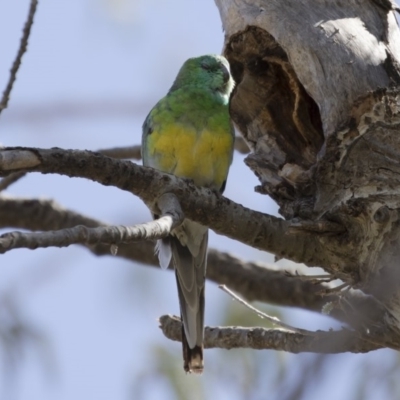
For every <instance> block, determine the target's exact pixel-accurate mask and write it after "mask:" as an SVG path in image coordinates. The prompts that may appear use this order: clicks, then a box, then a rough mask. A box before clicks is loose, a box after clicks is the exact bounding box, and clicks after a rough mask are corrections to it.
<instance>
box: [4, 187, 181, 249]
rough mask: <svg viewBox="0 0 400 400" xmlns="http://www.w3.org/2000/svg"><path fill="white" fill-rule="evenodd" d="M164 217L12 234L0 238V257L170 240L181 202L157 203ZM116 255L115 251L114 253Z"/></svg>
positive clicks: (169, 197)
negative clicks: (14, 252) (15, 251)
mask: <svg viewBox="0 0 400 400" xmlns="http://www.w3.org/2000/svg"><path fill="white" fill-rule="evenodd" d="M157 205H158V207H159V209H160V211H161V214H162V215H161V217H160V218H158V219H156V220H154V221H152V222H148V223H145V224H140V225H135V226H132V227H126V226H102V227H97V228H88V227H86V226H83V225H77V226H74V227H73V228H67V229H61V230H56V231H48V232H39V233H24V232H9V233H5V234H3V235H1V236H0V253H5V252H7V251H9V250H12V249H16V248H28V249H36V248H38V247H44V248H45V247H51V246H55V247H66V246H69V245H71V244H86V245H90V244H96V243H109V244H111V245H114V244H120V243H130V242H132V241H142V240H155V239H161V238H163V237H166V236H168V235H169V234H170V233H171V230H172V229H174V228H175V227H177V226H178V225H180V224H181V223H182V221H183V219H184V216H183V213H182V210H181V208H180V205H179V202H178V199H177V198H176V197H175V196H174V195H173V194H170V193H165V194H163V195H162V196H161V197H160V198H159V199H158V201H157ZM115 251H116V250H115Z"/></svg>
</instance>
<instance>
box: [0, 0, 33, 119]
mask: <svg viewBox="0 0 400 400" xmlns="http://www.w3.org/2000/svg"><path fill="white" fill-rule="evenodd" d="M37 5H38V1H37V0H31V4H30V7H29V12H28V18H27V20H26V22H25V25H24V29H23V34H22V38H21V42H20V45H19V49H18V52H17V55H16V57H15V60H14V62H13V65H12V67H11V70H10V77H9V79H8V82H7V86H6V88H5V90H4V92H3V97H2V99H1V101H0V114H1V112H2V111H3V110H4V109H5V108H7V106H8V102H9V100H10V94H11V91H12V88H13V85H14V82H15V79H16V78H17V72H18V70H19V67H20V65H21V60H22V56H23V55H24V53H25V52H26V49H27V48H28V40H29V35H30V33H31V28H32V24H33V18H34V16H35V13H36V8H37Z"/></svg>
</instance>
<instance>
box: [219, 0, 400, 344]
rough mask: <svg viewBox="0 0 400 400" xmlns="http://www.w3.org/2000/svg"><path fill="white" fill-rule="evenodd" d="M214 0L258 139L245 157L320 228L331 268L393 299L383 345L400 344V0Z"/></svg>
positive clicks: (271, 191) (244, 126)
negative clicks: (398, 2)
mask: <svg viewBox="0 0 400 400" xmlns="http://www.w3.org/2000/svg"><path fill="white" fill-rule="evenodd" d="M215 1H216V4H217V6H218V8H219V11H220V14H221V19H222V22H223V28H224V31H225V46H224V54H225V55H226V57H227V59H228V60H229V62H230V64H231V69H232V74H233V77H234V79H235V81H236V89H235V91H234V93H233V96H232V99H231V115H232V118H233V120H234V123H235V124H236V126H237V128H238V129H239V130H240V132H241V133H242V134H243V136H244V137H245V139H246V140H247V142H248V144H249V145H250V147H251V149H252V153H251V154H250V155H249V156H248V157H247V159H246V163H247V165H248V166H249V167H250V168H251V169H252V170H253V171H254V172H255V174H256V175H257V176H258V177H259V179H260V182H261V185H260V186H258V187H257V188H256V190H257V191H258V192H260V193H263V194H268V195H270V196H271V197H272V198H273V199H274V200H275V201H276V202H277V203H278V204H279V206H280V212H281V214H282V215H283V216H284V217H285V218H286V219H291V220H293V222H296V223H294V225H293V229H296V230H297V231H298V230H302V231H304V235H310V234H311V233H312V234H315V233H316V232H319V235H320V238H319V240H320V242H321V243H322V244H323V247H322V249H323V250H322V251H323V252H325V257H326V259H327V263H326V265H324V266H323V267H324V268H325V269H326V270H327V271H328V272H330V273H332V274H334V275H335V276H337V277H339V278H341V279H342V280H343V281H345V282H347V283H349V284H351V285H352V286H353V287H355V288H358V289H361V290H362V291H364V292H365V293H367V294H370V295H373V296H374V297H375V298H376V299H377V300H378V301H379V302H380V303H381V304H383V305H384V306H385V308H386V310H387V313H385V315H382V320H381V321H379V323H380V324H381V326H385V327H386V332H389V331H390V332H391V333H390V334H389V333H388V337H387V339H386V340H387V343H386V344H387V345H388V346H389V347H393V348H398V349H400V266H399V265H398V264H399V260H400V246H399V239H400V238H399V236H400V230H399V226H400V213H399V211H400V184H399V180H400V134H399V127H400V113H399V111H400V95H399V83H400V73H399V71H400V68H399V65H400V64H399V61H400V34H399V29H398V25H397V22H396V19H395V14H394V5H393V4H392V2H391V1H389V0H347V1H341V0H279V1H276V0H235V1H233V0H215ZM332 222H334V223H336V224H340V225H342V226H343V231H341V232H340V230H339V231H334V230H332V229H331V226H333V225H332ZM335 226H337V225H335ZM303 243H307V241H303ZM329 260H334V261H332V262H329ZM338 260H339V261H338ZM303 262H305V263H306V264H308V265H310V263H309V262H308V260H307V259H304V260H303ZM310 266H311V265H310ZM377 323H378V322H377Z"/></svg>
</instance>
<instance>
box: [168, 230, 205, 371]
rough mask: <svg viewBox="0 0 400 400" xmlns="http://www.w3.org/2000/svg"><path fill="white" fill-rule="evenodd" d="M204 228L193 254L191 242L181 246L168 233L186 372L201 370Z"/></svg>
mask: <svg viewBox="0 0 400 400" xmlns="http://www.w3.org/2000/svg"><path fill="white" fill-rule="evenodd" d="M202 228H203V229H204V227H202ZM203 229H202V231H201V237H200V238H199V240H198V243H199V247H198V249H197V250H198V251H197V254H195V255H193V254H192V252H191V250H192V251H193V246H192V249H191V250H189V247H190V246H188V247H187V246H184V245H182V244H181V242H180V241H179V240H178V239H177V238H176V237H171V248H172V257H173V260H174V263H175V271H176V282H177V286H178V294H179V304H180V309H181V318H182V349H183V368H184V370H185V371H186V372H193V373H200V374H201V373H202V372H203V338H204V286H205V274H206V263H207V243H208V231H207V230H205V231H204V230H203ZM198 233H199V234H200V232H198ZM196 247H197V246H196Z"/></svg>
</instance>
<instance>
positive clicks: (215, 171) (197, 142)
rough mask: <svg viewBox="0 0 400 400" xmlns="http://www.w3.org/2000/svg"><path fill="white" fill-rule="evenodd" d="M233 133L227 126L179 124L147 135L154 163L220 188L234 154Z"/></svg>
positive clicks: (159, 167) (158, 167)
mask: <svg viewBox="0 0 400 400" xmlns="http://www.w3.org/2000/svg"><path fill="white" fill-rule="evenodd" d="M232 146H233V137H232V135H231V133H230V132H227V131H225V130H220V131H218V130H217V131H215V130H214V131H212V132H211V131H210V130H206V129H205V130H203V131H202V132H197V131H196V130H195V129H193V128H192V129H190V128H189V129H188V128H187V127H183V126H180V125H172V126H169V127H163V129H162V130H161V131H153V132H152V133H151V134H150V135H149V137H148V156H149V157H148V158H149V160H151V162H150V163H149V164H150V166H151V167H153V168H156V169H158V170H160V171H163V172H167V173H171V174H174V175H176V176H179V177H182V178H189V179H192V180H193V181H194V183H195V184H196V185H197V186H207V187H211V188H215V189H220V188H221V186H222V184H223V182H224V181H225V180H226V177H227V174H228V169H229V166H230V163H231V157H232Z"/></svg>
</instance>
